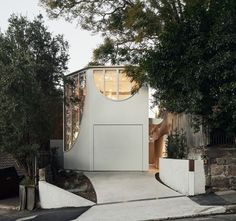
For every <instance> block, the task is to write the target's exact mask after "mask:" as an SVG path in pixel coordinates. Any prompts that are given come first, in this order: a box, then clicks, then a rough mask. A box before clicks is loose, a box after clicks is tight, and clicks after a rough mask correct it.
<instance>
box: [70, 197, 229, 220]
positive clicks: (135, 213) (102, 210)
mask: <svg viewBox="0 0 236 221" xmlns="http://www.w3.org/2000/svg"><path fill="white" fill-rule="evenodd" d="M224 212H225V208H224V207H222V206H200V205H198V204H197V203H195V202H193V201H192V200H190V199H189V198H188V197H176V198H166V199H156V200H144V201H136V202H126V203H114V204H104V205H97V206H93V207H92V208H90V209H89V210H88V211H87V212H85V213H84V214H82V215H81V216H80V217H79V218H78V219H75V220H77V221H94V220H96V221H111V220H112V221H124V220H129V221H137V220H159V219H167V218H178V217H185V216H196V215H204V214H215V213H224Z"/></svg>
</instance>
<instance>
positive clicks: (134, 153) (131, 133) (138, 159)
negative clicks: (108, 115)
mask: <svg viewBox="0 0 236 221" xmlns="http://www.w3.org/2000/svg"><path fill="white" fill-rule="evenodd" d="M93 136H94V154H93V157H94V158H93V160H94V170H111V171H112V170H117V171H119V170H121V171H122V170H127V171H129V170H130V171H132V170H133V171H134V170H137V171H138V170H139V171H140V170H142V137H143V132H142V125H110V124H109V125H107V124H106V125H94V133H93Z"/></svg>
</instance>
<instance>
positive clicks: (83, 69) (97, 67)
mask: <svg viewBox="0 0 236 221" xmlns="http://www.w3.org/2000/svg"><path fill="white" fill-rule="evenodd" d="M124 67H125V66H124V65H107V66H106V65H100V66H87V67H84V68H82V69H79V70H77V71H73V72H72V73H70V74H67V75H65V76H66V77H67V76H71V75H74V74H77V73H79V72H82V71H86V70H88V69H99V68H101V69H102V68H124Z"/></svg>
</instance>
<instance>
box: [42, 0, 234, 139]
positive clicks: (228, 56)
mask: <svg viewBox="0 0 236 221" xmlns="http://www.w3.org/2000/svg"><path fill="white" fill-rule="evenodd" d="M41 2H42V4H43V5H44V7H45V8H46V9H47V10H48V12H49V14H50V15H51V16H52V17H58V16H64V17H66V19H68V20H72V19H78V21H79V23H80V24H81V26H82V27H83V28H85V29H87V30H92V31H94V32H101V33H102V34H103V35H104V37H105V41H104V43H103V45H101V46H100V47H99V48H98V49H96V50H95V52H94V58H95V60H96V61H97V62H100V63H106V62H109V61H110V62H111V63H117V64H119V63H130V64H131V65H134V64H138V66H128V67H127V71H128V72H129V74H130V76H131V77H133V78H134V80H136V81H138V82H139V83H140V84H144V83H148V84H149V85H151V86H152V87H153V88H155V89H156V93H155V98H156V103H157V104H159V105H160V106H161V107H162V108H163V109H164V110H167V111H170V112H175V113H180V112H186V113H191V114H193V115H194V116H196V117H195V124H196V125H197V126H198V125H200V124H203V125H208V126H209V127H210V129H214V128H222V129H225V130H226V131H227V133H228V134H233V135H235V133H236V97H235V93H236V66H235V64H236V53H235V49H236V38H235V35H236V1H234V0H215V1H211V0H159V1H158V0H118V1H110V0H91V1H89V2H87V1H82V0H81V1H75V0H66V1H61V0H41Z"/></svg>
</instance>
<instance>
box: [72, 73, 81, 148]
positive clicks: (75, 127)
mask: <svg viewBox="0 0 236 221" xmlns="http://www.w3.org/2000/svg"><path fill="white" fill-rule="evenodd" d="M72 95H73V97H72V98H71V106H72V107H73V108H72V112H73V113H72V143H73V144H74V143H75V141H76V139H77V137H78V135H79V80H78V76H76V77H75V78H74V79H73V94H72Z"/></svg>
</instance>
